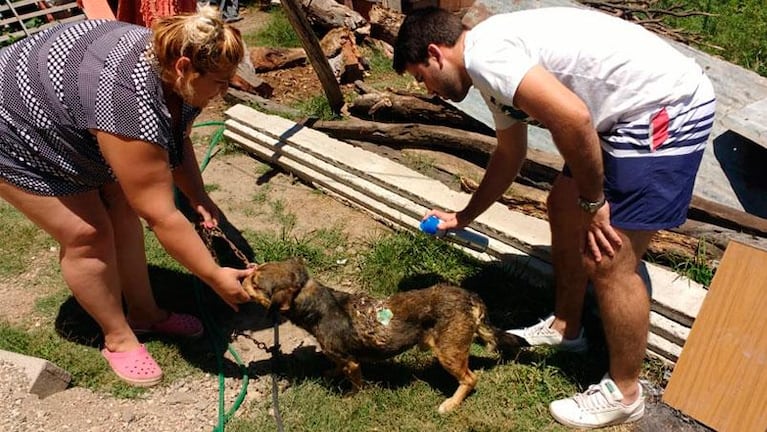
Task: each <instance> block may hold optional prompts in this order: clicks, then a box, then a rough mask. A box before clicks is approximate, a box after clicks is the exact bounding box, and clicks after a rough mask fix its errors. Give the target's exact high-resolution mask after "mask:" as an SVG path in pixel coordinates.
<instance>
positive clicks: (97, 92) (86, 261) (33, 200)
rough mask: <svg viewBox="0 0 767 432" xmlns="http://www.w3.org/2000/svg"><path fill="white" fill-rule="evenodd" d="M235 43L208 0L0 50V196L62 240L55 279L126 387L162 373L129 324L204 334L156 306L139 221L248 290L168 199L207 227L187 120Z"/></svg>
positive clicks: (214, 214) (210, 90) (223, 72)
mask: <svg viewBox="0 0 767 432" xmlns="http://www.w3.org/2000/svg"><path fill="white" fill-rule="evenodd" d="M243 52H244V48H243V43H242V39H241V36H240V33H239V31H238V30H236V29H234V28H232V27H229V26H228V25H226V24H224V23H223V22H222V20H221V19H220V18H219V13H218V10H216V9H214V8H204V9H202V10H200V11H199V12H198V13H195V14H188V15H177V16H172V17H166V18H163V19H160V20H158V21H157V22H156V23H155V25H154V26H153V28H152V30H151V31H150V30H149V29H146V28H144V27H140V26H136V25H132V24H128V23H124V22H119V21H81V22H77V23H71V24H65V25H61V26H57V27H54V28H52V29H49V30H46V31H43V32H40V33H38V34H36V35H34V36H31V37H29V38H26V39H23V40H21V41H19V42H17V43H15V44H13V45H11V46H9V47H6V48H4V49H3V50H2V51H0V71H1V73H0V77H2V78H0V197H2V198H3V199H5V200H6V201H7V202H9V203H10V204H11V205H13V206H14V207H16V208H17V209H18V210H19V211H21V212H22V213H24V214H25V215H26V216H27V217H28V218H29V219H30V220H31V221H33V222H34V223H35V224H37V225H38V226H40V227H41V228H42V229H44V230H45V231H46V232H48V233H49V234H50V235H51V236H52V237H53V238H54V239H55V240H56V241H57V242H58V243H59V245H60V263H61V271H62V275H63V277H64V280H65V281H66V283H67V285H68V286H69V288H70V289H71V291H72V293H73V295H74V297H75V298H76V299H77V301H78V302H79V303H80V304H81V305H82V307H83V308H84V309H85V310H86V311H87V312H88V313H89V314H90V315H91V316H92V317H93V318H94V319H95V320H96V322H97V323H98V325H99V326H100V327H101V329H102V331H103V334H104V349H103V350H102V354H103V355H104V358H105V359H106V360H107V361H108V363H109V365H110V367H111V368H112V369H113V370H114V372H115V373H116V374H117V375H118V376H119V377H120V378H121V379H123V380H124V381H126V382H128V383H130V384H134V385H139V386H151V385H154V384H156V383H158V382H159V381H160V380H161V378H162V371H161V369H160V367H159V366H158V365H157V363H156V362H155V361H154V360H153V359H152V357H151V355H150V354H149V353H148V352H147V350H146V348H145V347H144V346H143V345H142V344H140V343H139V341H138V339H137V338H136V333H142V332H157V333H163V334H170V335H175V336H182V337H183V336H185V337H196V336H199V335H200V334H202V331H203V327H202V324H201V323H200V321H199V320H198V319H197V318H195V317H193V316H191V315H184V314H176V313H169V312H168V311H165V310H162V309H160V308H159V307H158V305H157V304H156V303H155V300H154V297H153V295H152V291H151V287H150V285H149V276H148V271H147V262H146V255H145V251H144V243H143V228H142V224H141V222H140V220H139V218H141V219H143V220H144V221H145V222H146V224H147V225H148V226H149V227H150V228H151V230H152V231H153V232H154V234H155V235H156V236H157V239H158V240H159V241H160V243H161V244H162V246H163V247H164V248H165V249H166V250H167V251H168V253H169V254H170V255H171V256H173V258H175V259H176V260H177V261H178V262H179V263H181V264H182V265H183V266H184V267H186V268H187V269H188V270H189V271H190V272H192V273H194V274H195V275H196V276H198V277H200V278H201V279H202V280H203V281H204V282H205V283H206V284H208V285H209V286H211V287H212V288H213V290H214V291H215V292H216V293H217V294H218V295H219V296H220V297H221V298H222V299H223V301H224V302H226V303H227V304H229V305H230V306H231V307H232V308H233V309H235V310H237V304H239V303H242V302H245V301H247V299H248V296H247V294H246V293H245V292H244V291H243V290H242V287H241V285H240V280H241V279H242V278H244V277H245V276H247V275H248V274H249V273H250V270H238V269H233V268H226V267H220V266H218V265H217V264H216V262H215V261H214V260H213V258H212V257H211V255H210V254H209V252H208V250H207V249H206V247H205V245H204V244H203V242H202V241H201V240H200V238H199V236H198V235H197V234H196V232H195V230H194V227H193V226H192V224H190V223H189V222H188V220H187V219H186V218H185V217H184V215H183V214H182V213H181V212H180V211H179V210H178V209H177V208H176V206H175V204H174V197H173V188H174V185H175V186H176V187H178V189H179V190H181V191H182V192H183V193H184V195H185V196H186V197H187V198H188V200H189V202H190V203H191V205H192V206H193V208H194V209H195V210H196V211H197V213H198V214H199V216H200V219H201V220H202V221H203V223H204V224H205V225H206V226H208V227H212V226H215V225H216V224H217V223H218V217H219V209H218V207H216V205H215V204H214V203H213V201H211V199H210V197H209V196H208V195H207V193H206V192H205V190H204V189H203V182H202V178H201V175H200V171H199V169H198V165H197V161H196V158H195V155H194V152H193V150H192V144H191V141H190V139H189V130H190V127H191V124H192V121H193V119H194V118H195V117H196V116H197V114H199V112H200V111H201V109H202V108H204V107H205V106H206V105H207V104H208V102H209V101H210V100H211V99H213V98H214V97H217V96H219V95H220V94H222V93H224V92H225V91H226V89H227V84H228V82H229V79H230V78H231V77H232V75H233V74H234V72H235V70H236V68H237V65H238V64H239V63H240V60H241V59H242V57H243ZM123 298H124V299H125V302H126V306H127V316H126V314H124V313H123V305H122V299H123Z"/></svg>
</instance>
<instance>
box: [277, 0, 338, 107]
mask: <svg viewBox="0 0 767 432" xmlns="http://www.w3.org/2000/svg"><path fill="white" fill-rule="evenodd" d="M280 2H281V3H282V6H284V8H285V12H286V15H287V17H288V21H290V24H291V25H292V26H293V30H295V31H296V33H297V34H298V37H299V39H301V45H303V47H304V50H305V51H306V55H307V56H308V57H309V61H310V62H311V64H312V67H314V71H315V72H316V73H317V77H318V78H319V79H320V83H321V84H322V88H323V90H324V91H325V96H326V97H327V98H328V103H329V104H330V109H332V110H333V112H334V113H336V114H339V113H340V112H341V108H342V107H343V106H344V96H343V94H341V87H339V86H338V81H336V77H335V75H333V70H332V69H331V68H330V64H329V63H328V59H327V57H325V53H324V52H322V48H320V42H319V40H318V39H317V35H315V34H314V32H313V31H312V29H311V27H309V21H308V20H307V19H306V17H305V16H304V12H303V10H302V9H301V5H300V4H299V3H298V1H296V0H280Z"/></svg>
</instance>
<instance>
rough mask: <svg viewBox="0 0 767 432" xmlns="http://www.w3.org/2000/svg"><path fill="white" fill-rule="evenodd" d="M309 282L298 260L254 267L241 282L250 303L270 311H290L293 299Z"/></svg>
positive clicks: (304, 268) (307, 275) (302, 264)
mask: <svg viewBox="0 0 767 432" xmlns="http://www.w3.org/2000/svg"><path fill="white" fill-rule="evenodd" d="M308 281H309V272H308V271H307V270H306V266H305V265H304V263H303V262H302V261H301V260H299V259H290V260H286V261H272V262H268V263H264V264H261V265H258V266H256V268H255V270H254V271H253V273H252V274H251V275H250V276H248V277H247V278H245V279H244V280H243V281H242V288H243V289H244V290H245V292H247V293H248V295H249V296H250V298H251V300H252V301H255V302H258V303H260V304H261V305H262V306H264V307H265V308H267V309H268V310H270V311H279V312H286V311H288V310H290V307H291V304H292V303H293V299H294V298H295V297H296V295H298V293H299V292H300V291H301V289H302V288H303V287H304V285H306V283H307V282H308Z"/></svg>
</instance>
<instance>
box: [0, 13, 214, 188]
mask: <svg viewBox="0 0 767 432" xmlns="http://www.w3.org/2000/svg"><path fill="white" fill-rule="evenodd" d="M150 37H151V33H150V31H149V30H148V29H146V28H143V27H139V26H135V25H130V24H127V23H122V22H118V21H88V20H86V21H79V22H76V23H72V24H64V25H61V26H57V27H53V28H51V29H49V30H45V31H42V32H40V33H37V34H36V35H34V36H31V37H29V38H26V39H23V40H21V41H19V42H17V43H15V44H13V45H11V46H9V47H6V48H4V49H3V50H1V51H0V77H1V78H0V177H2V178H3V179H5V180H6V181H8V182H10V183H12V184H14V185H16V186H17V187H20V188H22V189H24V190H27V191H29V192H31V193H34V194H38V195H47V196H61V195H70V194H75V193H79V192H84V191H87V190H91V189H95V188H98V187H100V186H102V185H104V184H106V183H109V182H112V181H114V177H113V175H112V172H111V169H110V167H109V166H108V165H107V163H106V161H105V160H104V158H103V157H102V155H101V152H100V150H99V147H98V143H97V142H96V140H95V138H94V137H93V135H92V134H91V133H90V132H89V129H97V130H102V131H106V132H110V133H114V134H118V135H122V136H125V137H127V138H132V139H136V140H142V141H147V142H152V143H155V144H157V145H159V146H161V147H162V148H164V149H166V150H168V151H169V155H170V160H171V164H172V165H177V164H178V163H179V162H180V158H181V154H180V152H181V148H182V146H181V145H180V143H181V138H182V136H183V135H182V131H183V130H184V126H180V128H177V130H175V131H173V130H172V127H171V118H170V113H169V111H168V109H167V107H166V105H165V97H164V95H163V91H162V83H161V81H160V79H159V76H158V74H157V72H156V71H155V68H154V67H153V66H152V65H151V64H150V63H149V60H148V59H147V56H146V51H147V49H148V47H149V44H150ZM198 113H199V110H197V109H194V108H191V107H188V106H185V107H184V118H183V119H182V122H181V125H186V124H188V122H189V121H192V119H193V118H194V117H195V116H196V115H197V114H198Z"/></svg>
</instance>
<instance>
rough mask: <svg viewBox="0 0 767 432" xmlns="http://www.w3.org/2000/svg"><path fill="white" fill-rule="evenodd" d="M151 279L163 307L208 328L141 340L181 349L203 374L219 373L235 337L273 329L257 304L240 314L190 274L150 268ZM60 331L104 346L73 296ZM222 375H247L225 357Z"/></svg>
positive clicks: (74, 339)
mask: <svg viewBox="0 0 767 432" xmlns="http://www.w3.org/2000/svg"><path fill="white" fill-rule="evenodd" d="M149 277H150V282H151V284H152V287H153V290H154V296H155V299H156V301H157V303H158V305H159V306H160V307H161V308H163V309H166V310H169V311H173V312H180V313H187V314H191V315H194V316H197V317H199V318H200V319H202V320H203V323H204V324H205V335H204V336H202V337H201V338H199V339H193V340H188V339H183V338H171V337H164V336H162V335H156V334H150V335H142V336H140V338H139V339H140V340H141V341H142V342H147V341H151V340H160V341H163V342H165V343H168V344H171V345H176V346H177V347H178V349H179V352H180V354H181V356H182V357H183V358H184V360H186V361H187V362H189V363H190V364H191V365H192V366H194V367H196V368H199V369H201V370H202V371H204V372H207V373H212V374H216V373H218V371H219V366H218V361H219V360H218V359H219V358H222V354H223V353H224V351H226V350H227V348H228V345H229V342H230V340H231V337H230V336H231V335H232V334H234V333H236V332H237V331H241V330H243V329H249V330H253V329H262V328H269V327H270V326H271V321H270V320H269V319H268V318H267V317H266V316H265V315H264V314H263V313H262V312H261V311H258V310H254V311H252V312H248V311H249V310H250V309H256V308H255V306H256V305H251V304H245V305H241V306H240V311H241V312H240V313H236V312H234V310H232V309H231V308H230V307H229V306H228V305H227V304H226V303H224V302H223V301H222V300H221V299H220V298H219V297H218V295H216V294H215V293H214V292H213V290H212V289H210V288H209V287H207V286H205V285H204V284H203V283H202V282H201V281H200V280H199V279H197V278H195V277H194V276H192V275H190V274H188V273H182V272H179V271H175V270H169V269H166V268H160V267H156V266H151V265H150V266H149ZM55 329H56V332H57V333H58V334H59V335H60V336H61V337H62V338H64V339H66V340H68V341H71V342H75V343H78V344H81V345H85V346H90V347H94V348H101V347H103V346H104V336H103V334H102V332H101V328H100V327H99V326H98V325H97V323H96V321H95V320H94V319H93V318H91V316H90V315H89V314H88V313H87V312H86V311H85V310H84V309H83V308H82V307H81V306H80V304H79V303H78V302H77V300H75V298H74V297H69V298H68V299H67V300H66V301H64V303H63V304H62V305H61V306H60V307H59V311H58V314H57V316H56V319H55ZM223 370H224V375H225V376H242V371H241V368H240V366H239V365H238V364H236V363H235V362H233V361H231V360H229V359H227V358H223Z"/></svg>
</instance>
